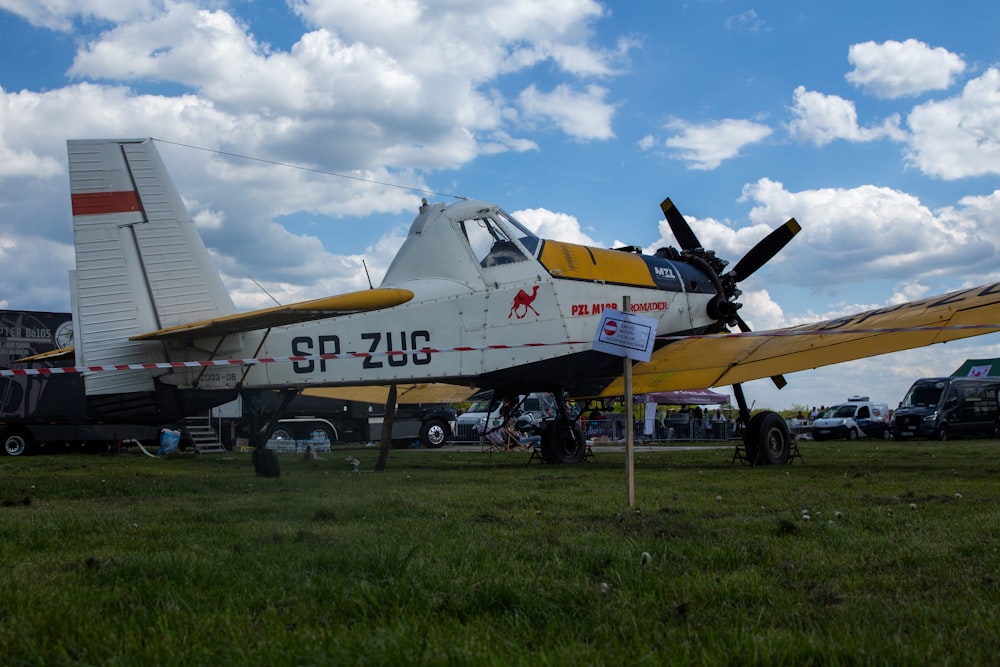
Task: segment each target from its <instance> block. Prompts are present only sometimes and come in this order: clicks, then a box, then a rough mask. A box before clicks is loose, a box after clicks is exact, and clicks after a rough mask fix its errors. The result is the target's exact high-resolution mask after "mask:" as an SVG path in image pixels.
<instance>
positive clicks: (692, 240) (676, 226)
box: [660, 197, 802, 389]
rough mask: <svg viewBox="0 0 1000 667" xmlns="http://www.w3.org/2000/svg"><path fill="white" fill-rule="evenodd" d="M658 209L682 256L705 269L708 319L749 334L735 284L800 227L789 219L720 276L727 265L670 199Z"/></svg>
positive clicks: (777, 378)
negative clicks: (711, 290)
mask: <svg viewBox="0 0 1000 667" xmlns="http://www.w3.org/2000/svg"><path fill="white" fill-rule="evenodd" d="M660 210H662V211H663V216H664V217H665V218H666V220H667V224H669V225H670V231H671V232H673V234H674V238H676V239H677V243H678V244H679V245H680V246H681V249H682V250H683V251H684V252H683V253H682V256H683V257H686V258H687V259H688V260H689V261H691V262H692V263H694V264H697V265H699V266H700V267H701V268H702V270H707V272H709V275H710V277H711V278H712V279H713V282H714V283H715V286H716V289H718V294H717V295H716V297H715V298H714V299H712V301H711V302H710V303H709V306H708V308H709V316H711V317H714V318H716V319H719V320H722V321H724V322H725V323H726V324H728V325H730V326H737V327H739V329H740V331H742V332H743V333H748V332H749V331H750V327H749V325H747V323H746V322H745V321H744V320H743V318H742V317H740V315H739V313H738V312H737V311H738V310H739V309H740V307H741V306H742V304H740V303H737V301H736V299H737V298H738V297H739V296H740V294H741V292H740V290H739V288H737V287H736V283H738V282H740V281H742V280H746V279H747V278H749V277H750V276H751V275H753V274H754V273H755V272H756V271H757V270H758V269H759V268H760V267H762V266H764V265H765V264H766V263H767V262H768V261H770V259H771V258H772V257H774V256H775V255H777V254H778V253H779V252H780V251H781V250H782V248H784V247H785V246H786V245H788V242H789V241H791V240H792V239H793V238H794V237H795V235H796V234H798V233H799V231H801V229H802V227H801V226H799V223H798V222H797V221H796V220H795V218H790V219H789V220H788V222H786V223H785V224H783V225H781V226H780V227H777V228H775V229H774V230H772V231H771V233H770V234H768V235H767V236H765V237H764V238H763V239H761V240H760V241H758V242H757V244H756V245H754V247H752V248H750V250H749V252H747V253H746V254H745V255H743V257H742V258H741V259H740V261H738V262H736V266H734V267H733V268H732V269H730V270H729V271H728V272H726V273H723V272H722V271H723V270H724V269H725V267H726V265H727V264H728V262H726V261H725V260H723V259H720V258H718V257H716V256H715V252H713V251H711V250H705V247H704V246H703V245H702V244H701V241H699V240H698V237H697V235H696V234H695V233H694V230H693V229H691V225H689V224H688V221H687V220H686V219H685V218H684V215H683V214H682V213H681V212H680V211H679V210H677V207H676V206H674V203H673V201H671V200H670V197H667V198H666V199H664V200H663V201H662V202H661V203H660ZM771 380H773V381H774V384H775V385H777V387H778V389H781V388H782V387H784V386H785V385H786V384H787V382H786V381H785V378H784V377H782V376H780V375H776V376H774V377H772V378H771Z"/></svg>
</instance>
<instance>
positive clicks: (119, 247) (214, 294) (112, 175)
mask: <svg viewBox="0 0 1000 667" xmlns="http://www.w3.org/2000/svg"><path fill="white" fill-rule="evenodd" d="M67 149H68V152H69V175H70V193H71V196H72V205H73V239H74V245H75V248H76V270H75V271H74V272H72V273H71V277H70V283H71V297H72V308H73V321H74V335H75V341H74V342H75V347H76V354H77V362H78V363H79V364H81V365H84V366H98V365H114V364H134V363H148V362H156V361H166V360H167V350H166V348H164V347H163V346H162V345H161V344H158V343H148V342H147V343H142V342H136V341H130V340H129V337H130V336H134V335H136V334H141V333H146V332H149V331H153V330H156V329H160V328H163V327H167V326H173V325H176V324H184V323H186V322H191V321H195V320H200V319H207V318H210V317H215V316H219V315H229V314H231V313H234V312H236V309H235V307H234V306H233V302H232V300H231V298H230V296H229V293H228V292H227V291H226V288H225V286H224V285H223V283H222V278H221V277H220V276H219V274H218V272H217V271H216V270H215V268H214V267H213V265H212V262H211V258H210V257H209V254H208V251H207V250H206V249H205V246H204V244H203V243H202V240H201V237H200V236H199V235H198V232H197V230H196V229H195V227H194V223H193V222H192V221H191V218H190V216H189V215H188V212H187V208H186V207H185V206H184V203H183V201H182V200H181V198H180V195H179V194H178V193H177V190H176V188H175V187H174V184H173V182H172V181H171V179H170V176H169V175H168V173H167V170H166V167H165V166H164V164H163V162H162V160H161V159H160V155H159V153H158V152H157V150H156V146H155V145H154V143H153V141H152V140H150V139H98V140H70V141H69V142H67ZM157 372H161V373H162V372H163V371H127V372H115V373H99V374H96V375H90V376H88V377H87V393H88V394H107V393H122V392H131V391H149V390H151V389H152V388H153V376H154V375H155V374H156V373H157Z"/></svg>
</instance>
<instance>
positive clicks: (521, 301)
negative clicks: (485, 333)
mask: <svg viewBox="0 0 1000 667" xmlns="http://www.w3.org/2000/svg"><path fill="white" fill-rule="evenodd" d="M536 296H538V285H535V286H534V287H532V288H531V294H528V293H527V292H525V291H524V290H523V289H522V290H518V291H517V295H516V296H515V297H514V301H513V302H511V304H510V313H509V314H508V315H507V319H508V320H509V319H510V318H511V316H512V315H516V316H517V319H519V320H523V319H524V316H525V315H527V314H528V310H529V309H530V310H531V312H533V313H534V314H535V315H538V311H537V310H535V308H534V307H533V306H532V305H531V302H532V301H534V300H535V297H536Z"/></svg>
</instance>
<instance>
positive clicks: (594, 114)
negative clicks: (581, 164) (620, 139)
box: [517, 84, 615, 140]
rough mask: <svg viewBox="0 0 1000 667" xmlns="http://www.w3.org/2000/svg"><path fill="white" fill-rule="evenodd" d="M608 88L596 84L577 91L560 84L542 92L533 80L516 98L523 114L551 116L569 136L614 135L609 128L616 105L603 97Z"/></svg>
mask: <svg viewBox="0 0 1000 667" xmlns="http://www.w3.org/2000/svg"><path fill="white" fill-rule="evenodd" d="M607 92H608V91H607V90H606V89H605V88H601V87H600V86H595V85H591V86H588V87H587V89H586V91H584V92H577V91H574V90H572V89H571V88H570V87H569V86H567V85H566V84H560V85H558V86H556V87H555V89H554V90H553V91H552V92H550V93H543V92H541V91H539V90H538V89H537V88H535V86H534V84H532V85H530V86H528V87H527V88H526V89H525V90H524V91H522V92H521V94H520V95H518V98H517V101H518V104H519V105H520V107H521V109H522V110H523V112H524V116H525V118H527V119H547V120H550V121H552V122H553V123H555V124H556V125H557V126H558V127H559V128H560V129H561V130H562V131H563V132H565V133H566V134H568V135H570V136H571V137H574V138H576V139H580V140H589V139H611V138H612V137H614V136H615V133H614V131H613V130H612V129H611V117H612V116H613V115H614V110H615V108H614V105H611V104H608V103H607V102H605V101H604V98H605V96H606V95H607Z"/></svg>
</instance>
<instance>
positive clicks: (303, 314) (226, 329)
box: [129, 287, 413, 341]
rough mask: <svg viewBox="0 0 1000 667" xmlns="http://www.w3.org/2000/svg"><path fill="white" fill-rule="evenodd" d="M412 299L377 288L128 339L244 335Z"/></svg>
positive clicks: (398, 291)
mask: <svg viewBox="0 0 1000 667" xmlns="http://www.w3.org/2000/svg"><path fill="white" fill-rule="evenodd" d="M412 298H413V292H411V291H410V290H407V289H399V288H392V287H378V288H375V289H368V290H362V291H360V292H348V293H347V294H339V295H337V296H328V297H323V298H321V299H312V300H310V301H301V302H299V303H293V304H290V305H287V306H275V307H273V308H264V309H263V310H253V311H249V312H246V313H236V314H234V315H224V316H221V317H215V318H211V319H207V320H201V321H200V322H191V323H189V324H180V325H177V326H172V327H167V328H165V329H158V330H157V331H151V332H149V333H144V334H139V335H136V336H132V337H131V338H129V340H136V341H138V340H166V339H170V338H191V337H197V338H212V337H216V336H225V335H227V334H237V333H243V332H245V331H255V330H258V329H267V328H270V327H280V326H287V325H289V324H297V323H299V322H310V321H312V320H321V319H324V318H327V317H333V316H334V315H347V314H350V313H361V312H367V311H371V310H381V309H382V308H391V307H392V306H398V305H400V304H403V303H406V302H407V301H409V300H410V299H412Z"/></svg>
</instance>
